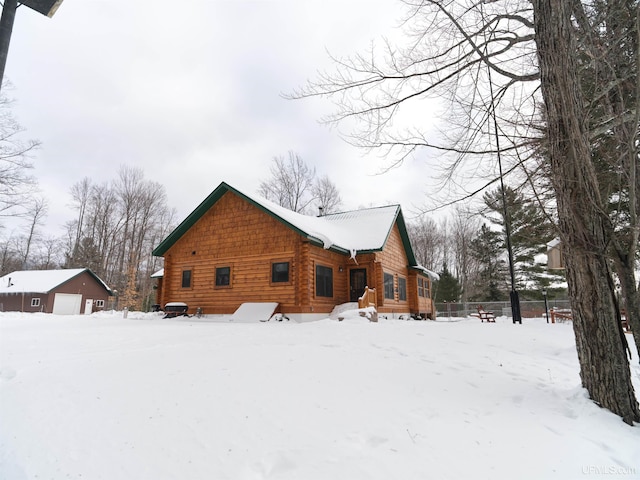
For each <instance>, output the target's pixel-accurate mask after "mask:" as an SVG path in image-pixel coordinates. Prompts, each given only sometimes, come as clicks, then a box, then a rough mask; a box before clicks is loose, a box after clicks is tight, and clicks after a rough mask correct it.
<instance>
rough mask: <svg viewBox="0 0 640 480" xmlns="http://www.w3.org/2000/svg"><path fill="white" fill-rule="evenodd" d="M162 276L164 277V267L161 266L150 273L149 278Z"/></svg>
mask: <svg viewBox="0 0 640 480" xmlns="http://www.w3.org/2000/svg"><path fill="white" fill-rule="evenodd" d="M162 277H164V268H161V269H160V270H158V271H157V272H155V273H153V274H152V275H151V278H162Z"/></svg>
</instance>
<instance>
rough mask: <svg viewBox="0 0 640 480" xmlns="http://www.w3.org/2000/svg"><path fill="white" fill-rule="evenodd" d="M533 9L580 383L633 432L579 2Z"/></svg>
mask: <svg viewBox="0 0 640 480" xmlns="http://www.w3.org/2000/svg"><path fill="white" fill-rule="evenodd" d="M531 3H532V5H533V9H534V17H535V18H534V21H535V38H536V44H537V51H538V60H539V64H540V77H541V88H542V95H543V98H544V102H545V107H546V121H547V128H548V142H549V145H548V146H549V156H550V169H551V177H552V182H553V186H554V189H555V193H556V199H557V204H558V219H559V228H560V234H561V239H562V242H563V245H564V247H565V250H564V251H565V260H566V265H567V282H568V284H569V298H570V300H571V306H572V309H573V311H574V320H573V326H574V332H575V336H576V347H577V350H578V359H579V361H580V377H581V379H582V385H583V386H584V387H585V388H586V389H587V391H588V392H589V395H590V396H591V398H592V399H593V401H594V402H596V403H597V404H599V405H601V406H602V407H605V408H607V409H609V410H611V411H612V412H614V413H616V414H618V415H620V416H621V417H622V419H623V420H624V421H625V422H626V423H628V424H630V425H633V422H634V421H635V422H640V408H639V407H638V401H637V399H636V397H635V392H634V390H633V385H632V383H631V375H630V370H629V362H628V359H627V356H626V354H627V351H628V346H627V345H626V338H625V336H624V334H623V333H622V327H621V325H620V312H619V308H618V305H617V302H616V298H615V292H614V288H613V281H612V279H611V274H610V271H609V267H608V262H607V254H606V250H607V240H608V235H609V234H610V233H609V232H610V225H609V224H608V218H607V216H606V212H605V209H604V208H603V202H602V199H601V198H600V195H599V188H598V181H597V178H596V172H595V168H594V165H593V164H592V162H591V154H590V144H589V139H588V135H587V128H586V124H585V122H584V111H583V105H584V103H583V101H582V96H581V93H580V85H579V82H578V80H577V74H576V72H577V68H576V64H575V61H574V57H575V55H572V54H573V53H574V52H575V48H574V46H573V37H574V36H573V31H572V24H571V5H572V3H573V2H569V1H567V0H531Z"/></svg>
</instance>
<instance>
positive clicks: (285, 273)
mask: <svg viewBox="0 0 640 480" xmlns="http://www.w3.org/2000/svg"><path fill="white" fill-rule="evenodd" d="M288 281H289V262H274V263H272V264H271V283H287V282H288Z"/></svg>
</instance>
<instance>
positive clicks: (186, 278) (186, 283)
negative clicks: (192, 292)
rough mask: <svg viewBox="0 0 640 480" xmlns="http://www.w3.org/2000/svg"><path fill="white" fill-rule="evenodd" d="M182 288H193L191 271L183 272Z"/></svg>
mask: <svg viewBox="0 0 640 480" xmlns="http://www.w3.org/2000/svg"><path fill="white" fill-rule="evenodd" d="M182 288H191V270H183V271H182Z"/></svg>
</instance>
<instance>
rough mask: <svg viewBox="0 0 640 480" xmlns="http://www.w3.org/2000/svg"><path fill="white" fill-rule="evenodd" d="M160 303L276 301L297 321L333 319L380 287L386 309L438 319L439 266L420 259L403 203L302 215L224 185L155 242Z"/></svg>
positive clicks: (206, 306)
mask: <svg viewBox="0 0 640 480" xmlns="http://www.w3.org/2000/svg"><path fill="white" fill-rule="evenodd" d="M153 255H155V256H159V257H164V272H161V274H160V275H156V276H157V277H160V278H158V290H157V302H158V304H160V305H166V304H167V303H170V302H184V303H186V304H187V305H188V306H189V313H195V312H196V310H197V309H199V311H200V312H202V313H203V314H230V313H233V312H234V311H235V310H236V309H237V308H238V307H239V306H240V305H241V304H243V303H245V302H277V303H278V309H277V310H276V311H277V312H280V313H282V314H284V315H286V316H287V317H288V318H290V319H292V320H297V321H306V320H314V319H320V318H326V317H327V316H328V315H329V313H331V311H332V310H333V309H334V307H336V306H337V305H340V304H344V303H348V302H357V301H358V298H359V297H360V296H361V295H362V294H363V292H364V289H365V287H367V286H368V287H369V288H370V289H375V290H376V292H377V294H376V307H377V311H378V313H379V314H380V315H386V316H388V317H392V316H395V317H398V316H400V315H403V314H404V315H413V316H418V315H420V316H421V317H422V318H435V308H434V303H433V301H432V298H431V292H432V289H431V282H432V279H434V278H437V276H436V274H434V273H432V272H430V271H428V270H427V269H425V268H424V267H422V266H421V265H419V264H418V263H417V262H416V258H415V256H414V253H413V249H412V246H411V242H410V241H409V236H408V234H407V229H406V225H405V222H404V218H403V216H402V211H401V209H400V206H399V205H390V206H385V207H379V208H368V209H362V210H357V211H351V212H344V213H336V214H328V215H324V216H319V217H313V216H307V215H301V214H299V213H295V212H293V211H290V210H287V209H285V208H283V207H281V206H279V205H277V204H275V203H272V202H270V201H267V200H265V199H262V198H260V197H258V196H255V195H248V194H246V193H243V192H241V191H239V190H237V189H235V188H233V187H232V186H230V185H228V184H226V183H224V182H223V183H221V184H220V185H219V186H218V187H217V188H216V189H215V190H214V191H213V192H212V193H211V194H210V195H209V196H208V197H207V198H206V199H205V200H204V201H203V202H202V203H201V204H200V205H199V206H198V207H196V209H195V210H194V211H193V212H192V213H191V214H190V215H189V216H188V217H187V218H186V219H185V220H184V221H183V222H182V223H181V224H180V225H179V226H178V227H177V228H176V229H175V230H173V232H171V233H170V234H169V235H168V236H167V237H166V238H165V239H164V240H163V241H162V242H161V243H160V244H159V245H158V246H157V247H156V248H155V249H154V250H153Z"/></svg>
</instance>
